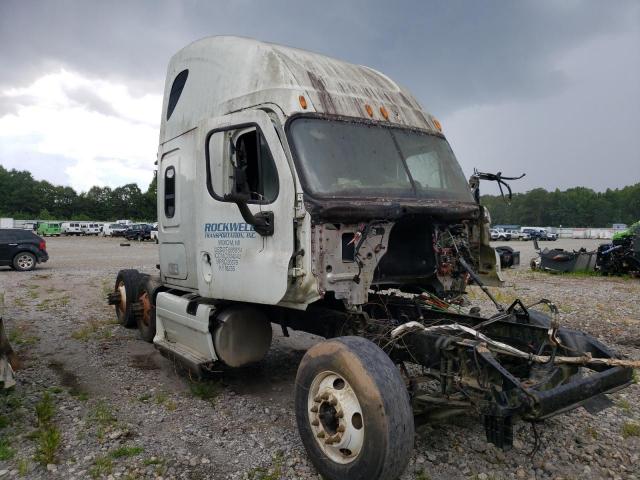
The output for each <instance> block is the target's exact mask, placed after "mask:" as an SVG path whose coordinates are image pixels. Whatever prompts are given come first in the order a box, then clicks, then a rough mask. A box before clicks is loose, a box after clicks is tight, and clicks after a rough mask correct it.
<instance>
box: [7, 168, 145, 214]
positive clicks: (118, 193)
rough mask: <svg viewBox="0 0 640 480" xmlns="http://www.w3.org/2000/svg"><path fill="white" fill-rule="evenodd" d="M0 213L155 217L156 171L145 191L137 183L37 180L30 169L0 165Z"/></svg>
mask: <svg viewBox="0 0 640 480" xmlns="http://www.w3.org/2000/svg"><path fill="white" fill-rule="evenodd" d="M0 216H1V217H12V218H20V219H38V220H106V221H108V220H116V219H120V218H127V219H132V220H138V221H155V220H156V179H155V175H154V178H153V180H152V181H151V183H150V184H149V188H148V189H147V191H146V192H142V191H141V190H140V187H138V185H136V184H135V183H129V184H127V185H123V186H121V187H117V188H113V189H112V188H110V187H92V188H91V189H90V190H89V191H87V192H81V193H77V192H76V191H75V190H74V189H73V188H71V187H63V186H60V185H53V184H51V183H49V182H47V181H45V180H36V179H34V178H33V175H31V173H30V172H28V171H20V170H15V169H12V170H7V169H6V168H4V167H3V166H2V165H0Z"/></svg>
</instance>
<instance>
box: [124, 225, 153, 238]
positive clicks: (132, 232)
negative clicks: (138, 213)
mask: <svg viewBox="0 0 640 480" xmlns="http://www.w3.org/2000/svg"><path fill="white" fill-rule="evenodd" d="M123 236H124V238H126V239H127V240H138V241H139V242H141V241H142V240H151V225H147V224H146V223H134V224H133V225H130V226H129V228H127V229H126V230H125V231H124V235H123Z"/></svg>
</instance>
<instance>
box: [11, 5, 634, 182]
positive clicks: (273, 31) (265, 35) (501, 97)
mask: <svg viewBox="0 0 640 480" xmlns="http://www.w3.org/2000/svg"><path fill="white" fill-rule="evenodd" d="M220 34H234V35H244V36H249V37H255V38H259V39H262V40H267V41H273V42H276V43H283V44H287V45H293V46H297V47H300V48H305V49H308V50H312V51H317V52H320V53H324V54H328V55H331V56H334V57H338V58H341V59H344V60H347V61H350V62H355V63H361V64H365V65H369V66H372V67H374V68H377V69H379V70H381V71H383V72H385V73H386V74H388V75H389V76H391V77H392V78H394V79H395V80H397V81H398V82H400V83H402V84H404V85H405V86H407V87H408V88H409V89H410V90H411V91H412V92H414V93H415V94H416V96H417V97H418V99H419V100H420V101H421V102H422V103H423V105H424V106H425V107H426V108H427V109H428V110H430V111H432V112H433V113H435V114H436V115H437V116H440V117H448V116H451V115H454V114H455V113H456V112H457V111H461V110H464V109H469V108H481V107H483V106H499V105H502V106H505V108H506V107H508V106H509V105H510V104H513V103H519V104H527V103H528V102H545V101H546V100H547V99H553V98H555V97H558V96H563V95H565V96H566V98H567V99H570V101H568V102H564V101H558V102H549V103H546V105H548V106H549V108H562V109H569V110H571V109H576V111H580V106H581V105H582V104H583V103H585V102H589V101H590V99H589V98H587V97H589V96H596V97H598V98H599V102H598V105H600V108H601V109H602V110H603V111H602V112H601V113H602V114H603V115H606V116H608V117H609V118H614V117H615V116H616V111H615V108H614V106H613V104H611V102H607V101H606V99H607V95H609V93H608V91H615V90H616V88H617V87H618V85H617V83H618V82H617V80H616V78H615V77H611V76H609V77H607V75H606V72H600V71H599V69H600V68H601V64H602V63H603V59H604V58H605V57H604V56H611V57H614V59H615V60H616V62H614V63H615V65H617V66H618V67H620V65H625V66H624V69H623V70H619V71H616V72H615V74H616V75H625V76H627V77H629V78H631V79H638V80H639V81H638V83H637V84H640V55H638V51H637V45H639V44H640V3H639V2H637V1H634V0H617V1H615V2H600V1H597V0H572V1H568V0H567V1H560V2H558V1H555V0H523V1H518V2H511V1H503V0H487V1H483V2H476V1H468V0H448V1H446V2H441V1H433V0H432V1H419V0H413V1H401V2H388V1H383V0H378V1H365V0H354V1H350V2H344V1H341V0H325V1H322V2H313V1H309V2H300V1H293V0H272V1H269V2H263V1H250V0H239V1H233V2H229V1H217V2H213V1H211V2H201V1H197V0H187V1H183V2H174V1H172V0H143V1H136V2H101V1H72V0H61V1H57V2H50V1H47V0H34V1H29V2H25V1H20V0H4V1H3V2H0V44H1V45H3V48H1V49H0V64H2V65H3V66H4V68H3V70H2V72H1V73H0V90H1V89H2V88H3V87H7V86H15V85H24V84H27V83H28V82H29V81H30V80H32V79H34V78H36V77H37V76H38V75H40V74H42V73H45V72H51V71H52V70H55V69H56V68H60V67H65V68H68V69H72V70H76V71H79V72H81V73H82V74H84V75H87V76H89V77H94V78H97V77H99V78H106V79H110V80H115V81H119V82H123V83H125V84H126V85H127V86H128V87H129V88H130V89H131V90H132V92H133V93H134V94H137V95H140V94H144V93H161V92H162V85H163V82H164V70H165V68H166V64H167V62H168V59H169V57H170V56H171V55H172V54H173V53H174V52H175V51H177V50H178V49H179V48H181V47H183V46H184V45H185V44H187V43H189V42H191V41H192V40H194V39H196V38H200V37H203V36H206V35H220ZM616 36H618V37H620V36H624V37H625V38H630V39H631V40H630V41H631V42H632V43H633V42H635V48H634V49H631V50H629V49H627V50H624V49H622V50H621V49H614V50H611V51H608V52H604V53H603V52H598V54H599V55H600V57H594V58H593V63H592V64H589V62H586V63H585V62H583V64H582V66H581V68H583V67H584V68H583V72H582V73H583V75H584V77H576V76H575V75H572V74H571V72H569V71H568V69H567V66H566V65H564V64H563V61H564V60H565V59H566V58H567V57H571V55H572V54H573V53H572V52H574V50H576V49H579V48H581V47H582V46H584V45H588V44H590V43H592V42H597V41H599V40H602V39H605V40H606V39H607V38H610V37H616ZM620 68H623V67H620ZM596 79H597V80H596ZM625 85H626V83H625ZM626 88H627V90H625V93H626V94H628V95H630V96H631V98H629V99H628V100H629V102H630V103H631V104H632V105H633V104H634V103H633V102H636V103H637V102H638V98H640V92H639V91H638V90H639V89H640V87H636V88H635V89H634V88H633V87H629V86H628V85H627V86H626ZM576 91H579V92H581V93H582V95H584V96H586V97H584V96H583V97H576V95H573V94H572V93H573V92H576ZM90 93H91V92H86V91H85V92H82V91H81V92H77V91H76V92H72V95H74V98H75V99H76V100H77V101H79V102H80V103H83V104H85V105H87V106H89V107H90V108H94V109H96V110H98V111H102V112H108V111H109V109H110V106H109V105H105V104H104V102H103V103H100V99H99V98H96V97H95V96H93V97H92V96H91V94H90ZM0 101H2V100H0ZM3 108H4V109H5V111H6V110H7V109H10V108H11V105H9V104H8V103H4V105H3V104H0V115H1V114H2V109H3ZM516 110H518V109H516ZM510 112H511V113H513V111H512V110H510ZM548 113H549V114H550V115H553V113H554V112H548ZM515 115H523V116H525V117H526V116H527V115H529V112H528V110H527V109H526V108H520V109H519V110H518V113H517V114H515ZM626 118H627V120H628V122H630V123H627V124H624V125H623V124H620V125H618V127H619V128H620V129H622V132H623V134H624V133H626V134H627V137H628V138H630V137H631V136H632V135H636V136H637V131H638V129H639V128H640V126H639V124H640V113H635V114H634V113H632V114H630V116H628V117H626ZM494 120H498V119H496V118H493V119H492V118H485V119H483V121H485V122H488V123H491V122H492V121H494ZM512 122H513V124H514V125H522V124H525V123H526V124H527V125H530V124H531V123H532V122H529V121H528V119H527V118H524V117H521V118H518V117H517V116H516V118H513V120H512ZM501 126H502V124H501ZM504 128H506V130H504V129H503V130H501V132H500V133H501V135H500V142H503V143H505V144H508V145H511V149H512V150H514V149H516V148H517V147H518V146H519V145H515V144H513V142H514V141H515V140H513V139H514V138H516V137H517V135H518V132H519V128H520V127H519V126H518V127H513V129H511V128H509V127H508V126H507V127H504ZM532 128H534V129H535V128H536V125H535V124H534V125H533V127H532ZM563 128H564V129H566V131H565V133H566V135H565V137H566V138H572V139H573V138H575V137H576V135H579V134H580V133H584V132H585V131H588V129H587V130H585V129H582V130H581V129H577V128H573V127H572V125H571V124H568V125H564V126H563ZM465 134H466V135H467V136H468V137H470V138H471V137H473V132H471V131H469V130H468V129H467V131H466V132H465V131H459V132H457V135H459V137H458V138H456V143H457V144H459V145H460V147H461V149H462V151H473V149H474V147H475V148H480V145H482V148H484V149H485V154H486V155H487V156H491V155H493V158H496V162H498V163H500V162H502V164H504V162H506V161H514V160H513V158H506V157H504V156H502V157H498V155H500V154H501V153H502V154H503V155H504V152H502V150H501V148H500V146H499V145H498V146H497V145H495V144H490V145H487V144H486V143H482V142H481V141H480V140H479V142H480V143H475V144H474V145H470V144H466V145H465V144H464V138H463V136H464V135H465ZM544 141H547V142H549V141H551V140H549V139H545V140H544ZM553 141H554V142H557V145H556V151H558V152H563V148H564V149H566V145H563V144H562V143H563V139H562V138H555V139H554V140H553ZM586 141H587V142H588V141H593V142H595V141H596V140H595V139H587V140H586ZM612 148H614V149H615V155H614V156H615V157H616V158H618V159H619V162H627V163H629V162H633V161H636V162H637V161H638V156H637V153H636V152H634V148H635V144H633V143H632V142H631V141H625V140H624V135H623V136H622V141H621V143H619V144H617V145H616V146H615V147H612ZM560 156H561V157H562V156H564V155H560ZM465 161H466V162H468V161H469V160H468V159H465ZM556 161H558V159H556ZM530 163H531V159H529V160H526V159H523V160H521V161H520V164H521V166H522V168H520V167H519V168H517V170H522V169H524V167H527V164H530ZM463 164H464V162H463ZM619 178H621V177H619ZM566 181H567V182H568V181H570V180H566ZM628 181H637V179H635V180H633V179H628ZM564 182H565V180H563V184H562V185H560V186H564ZM590 184H591V185H593V186H599V187H602V186H606V185H605V184H603V183H601V182H600V181H599V180H598V179H597V178H596V177H594V178H593V179H592V180H591V183H590ZM546 185H548V186H551V187H555V186H556V184H554V183H552V182H551V181H549V183H547V184H544V186H546Z"/></svg>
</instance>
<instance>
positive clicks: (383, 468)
mask: <svg viewBox="0 0 640 480" xmlns="http://www.w3.org/2000/svg"><path fill="white" fill-rule="evenodd" d="M295 409H296V421H297V424H298V431H299V432H300V437H301V439H302V443H303V444H304V446H305V448H306V450H307V453H308V455H309V457H310V459H311V461H312V462H313V464H314V465H315V467H316V468H317V469H318V471H319V473H320V474H321V475H322V476H323V478H326V479H330V480H347V479H349V480H358V479H359V480H392V479H396V478H397V477H399V476H400V475H401V474H402V472H403V471H404V469H405V468H406V465H407V463H408V461H409V457H410V456H411V453H412V451H413V435H414V424H413V413H412V409H411V404H410V402H409V395H408V393H407V389H406V386H405V384H404V382H403V380H402V377H401V376H400V373H399V371H398V369H397V367H396V366H395V365H394V363H393V362H392V361H391V359H390V358H389V357H388V356H387V355H386V354H385V353H384V352H383V351H382V350H381V349H380V348H379V347H378V346H377V345H375V344H374V343H373V342H370V341H369V340H366V339H364V338H361V337H339V338H336V339H332V340H327V341H324V342H321V343H319V344H317V345H315V346H313V347H312V348H311V349H309V351H307V353H306V354H305V356H304V358H303V359H302V362H301V363H300V366H299V368H298V374H297V376H296V387H295Z"/></svg>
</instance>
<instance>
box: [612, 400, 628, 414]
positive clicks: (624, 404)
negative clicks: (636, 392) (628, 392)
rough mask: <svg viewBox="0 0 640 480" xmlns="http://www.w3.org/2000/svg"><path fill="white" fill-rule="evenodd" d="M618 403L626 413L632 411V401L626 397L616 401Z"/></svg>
mask: <svg viewBox="0 0 640 480" xmlns="http://www.w3.org/2000/svg"><path fill="white" fill-rule="evenodd" d="M616 405H617V406H618V408H620V409H621V410H622V411H624V412H625V413H629V412H630V411H631V403H629V401H628V400H625V399H624V398H621V399H620V400H618V401H617V402H616Z"/></svg>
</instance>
